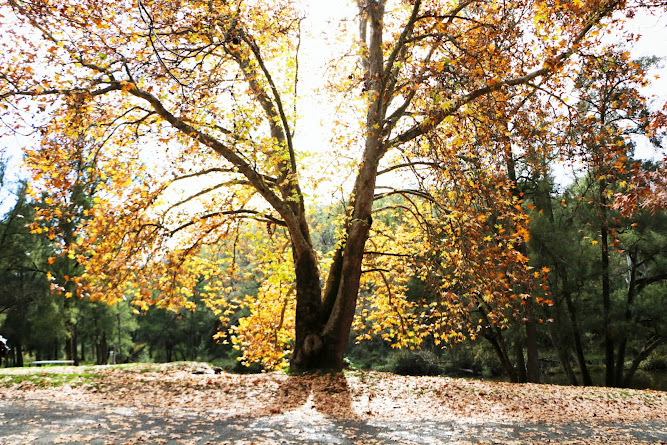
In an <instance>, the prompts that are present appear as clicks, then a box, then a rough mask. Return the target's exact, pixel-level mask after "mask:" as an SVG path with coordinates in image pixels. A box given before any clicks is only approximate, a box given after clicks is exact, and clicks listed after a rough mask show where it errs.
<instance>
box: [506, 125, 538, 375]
mask: <svg viewBox="0 0 667 445" xmlns="http://www.w3.org/2000/svg"><path fill="white" fill-rule="evenodd" d="M505 128H506V130H507V131H509V128H508V127H507V124H506V127H505ZM505 164H506V168H507V176H508V177H509V179H510V181H511V185H512V189H511V193H512V196H513V197H514V198H516V199H517V201H518V202H521V199H522V194H521V191H520V190H519V184H518V182H517V175H516V160H515V159H514V154H513V153H512V145H511V143H510V142H509V141H506V144H505ZM517 250H518V251H519V252H520V253H521V254H522V255H527V249H526V245H525V244H524V243H521V244H519V245H518V246H517ZM523 310H524V317H525V320H526V321H525V323H524V326H525V329H526V359H527V360H526V363H525V366H523V352H521V353H519V349H517V350H516V353H517V360H518V359H519V357H520V358H521V361H520V362H517V364H518V365H519V378H520V379H522V377H524V374H525V378H523V380H524V381H528V382H533V383H537V382H539V380H540V364H539V359H538V347H537V321H536V319H535V307H534V305H533V300H532V296H530V297H529V298H527V299H526V300H525V304H524V306H523Z"/></svg>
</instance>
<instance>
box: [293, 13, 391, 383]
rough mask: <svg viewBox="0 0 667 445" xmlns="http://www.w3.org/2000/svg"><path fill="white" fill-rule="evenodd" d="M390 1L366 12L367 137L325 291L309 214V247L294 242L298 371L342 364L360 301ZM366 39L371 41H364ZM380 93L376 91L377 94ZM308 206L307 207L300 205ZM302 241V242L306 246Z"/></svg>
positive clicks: (381, 114) (295, 364)
mask: <svg viewBox="0 0 667 445" xmlns="http://www.w3.org/2000/svg"><path fill="white" fill-rule="evenodd" d="M383 15H384V1H383V0H381V1H378V2H374V3H373V4H372V7H369V8H367V9H366V13H364V14H362V20H366V21H367V23H368V25H369V27H370V31H371V32H370V37H369V42H368V54H367V56H365V57H364V66H365V67H366V70H367V79H369V80H368V90H369V98H370V99H369V100H370V103H369V108H368V113H367V115H366V128H367V132H368V134H367V136H366V141H365V146H364V153H363V155H362V161H361V163H360V165H359V173H358V174H357V178H356V180H355V183H354V188H353V189H352V193H351V195H350V202H349V204H350V207H351V208H352V210H351V212H349V213H348V215H347V222H346V224H345V225H344V230H343V237H342V239H340V240H339V242H341V243H342V244H341V247H340V248H339V249H340V252H336V254H335V255H334V262H333V263H332V266H331V269H330V271H329V276H328V277H327V282H326V288H325V289H324V292H322V289H321V287H320V280H319V269H318V265H317V259H316V255H315V252H314V249H313V248H312V243H310V237H309V236H308V229H307V225H306V224H305V219H304V229H303V230H302V232H303V233H302V234H300V235H301V236H302V238H300V239H306V240H308V243H310V245H309V246H307V247H303V245H302V244H300V245H297V243H296V242H293V252H294V261H295V265H296V292H297V308H296V311H297V312H296V338H295V342H294V352H293V353H292V358H291V361H290V365H291V367H292V368H293V369H294V370H298V371H307V370H313V369H342V368H343V365H344V362H343V355H344V353H345V349H346V348H347V342H348V339H349V337H350V330H351V328H352V321H353V320H354V313H355V310H356V306H357V297H358V294H359V282H360V279H361V266H362V262H363V257H364V247H365V245H366V240H367V239H368V235H369V231H370V226H371V224H372V218H371V211H372V208H373V200H374V194H375V183H376V179H377V171H378V165H379V162H380V159H381V158H382V156H383V155H384V148H383V146H382V132H381V129H382V126H383V124H384V122H383V120H384V116H385V114H386V108H385V104H384V102H383V101H384V100H385V99H384V98H383V97H382V95H381V94H379V92H380V91H381V90H382V88H383V82H384V80H383V79H382V73H383V48H382V31H383V26H382V17H383ZM364 43H365V42H364ZM373 93H375V94H373ZM300 210H301V211H302V209H300ZM300 246H301V247H300Z"/></svg>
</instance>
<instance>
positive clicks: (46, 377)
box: [0, 372, 102, 388]
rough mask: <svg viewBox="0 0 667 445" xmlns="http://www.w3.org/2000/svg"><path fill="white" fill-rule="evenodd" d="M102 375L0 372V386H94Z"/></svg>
mask: <svg viewBox="0 0 667 445" xmlns="http://www.w3.org/2000/svg"><path fill="white" fill-rule="evenodd" d="M101 377H102V376H101V375H100V374H95V373H80V374H72V373H63V374H59V373H52V372H36V373H32V374H0V386H4V387H5V388H9V387H18V388H22V387H24V388H29V387H32V388H34V387H38V388H58V387H60V386H63V385H65V384H67V385H69V386H71V387H78V386H84V385H92V386H96V385H97V381H98V380H99V379H100V378H101Z"/></svg>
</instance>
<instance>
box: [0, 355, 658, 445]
mask: <svg viewBox="0 0 667 445" xmlns="http://www.w3.org/2000/svg"><path fill="white" fill-rule="evenodd" d="M0 443H2V444H25V443H42V444H53V443H80V444H137V443H158V444H160V443H165V444H172V443H173V444H220V443H229V444H232V443H233V444H252V443H257V444H260V443H261V444H273V443H276V444H279V443H322V444H330V443H331V444H333V443H336V444H373V443H378V444H380V443H381V444H385V443H387V444H439V443H443V444H444V443H495V444H506V443H507V444H519V443H568V444H593V443H618V444H621V443H622V444H627V443H636V444H637V443H646V444H649V443H650V444H656V443H663V444H665V443H667V393H665V392H661V391H650V390H643V391H640V390H629V389H616V388H614V389H611V388H579V387H568V386H553V385H536V384H509V383H498V382H484V381H478V380H467V379H455V378H448V377H406V376H397V375H394V374H388V373H379V372H366V371H363V372H362V371H346V372H345V373H339V374H325V375H305V376H289V375H286V374H283V373H267V374H259V375H236V374H227V373H219V374H216V373H215V372H214V370H213V369H212V368H211V367H209V366H208V365H205V364H197V363H180V364H165V365H130V366H117V367H112V366H94V367H92V366H89V367H50V368H15V369H0Z"/></svg>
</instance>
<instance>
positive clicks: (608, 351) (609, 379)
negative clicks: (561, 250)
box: [600, 180, 616, 386]
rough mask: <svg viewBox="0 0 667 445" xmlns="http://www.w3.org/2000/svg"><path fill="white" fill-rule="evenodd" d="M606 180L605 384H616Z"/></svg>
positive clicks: (602, 237) (602, 206)
mask: <svg viewBox="0 0 667 445" xmlns="http://www.w3.org/2000/svg"><path fill="white" fill-rule="evenodd" d="M605 191H606V181H605V180H601V181H600V211H601V219H602V221H601V225H600V259H601V261H602V310H603V313H602V320H603V321H602V325H603V327H602V328H603V330H604V333H603V335H604V353H605V385H606V386H615V385H616V372H615V362H614V338H613V336H612V332H611V278H610V276H609V232H608V229H607V207H606V206H607V199H606V197H605V193H604V192H605Z"/></svg>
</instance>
